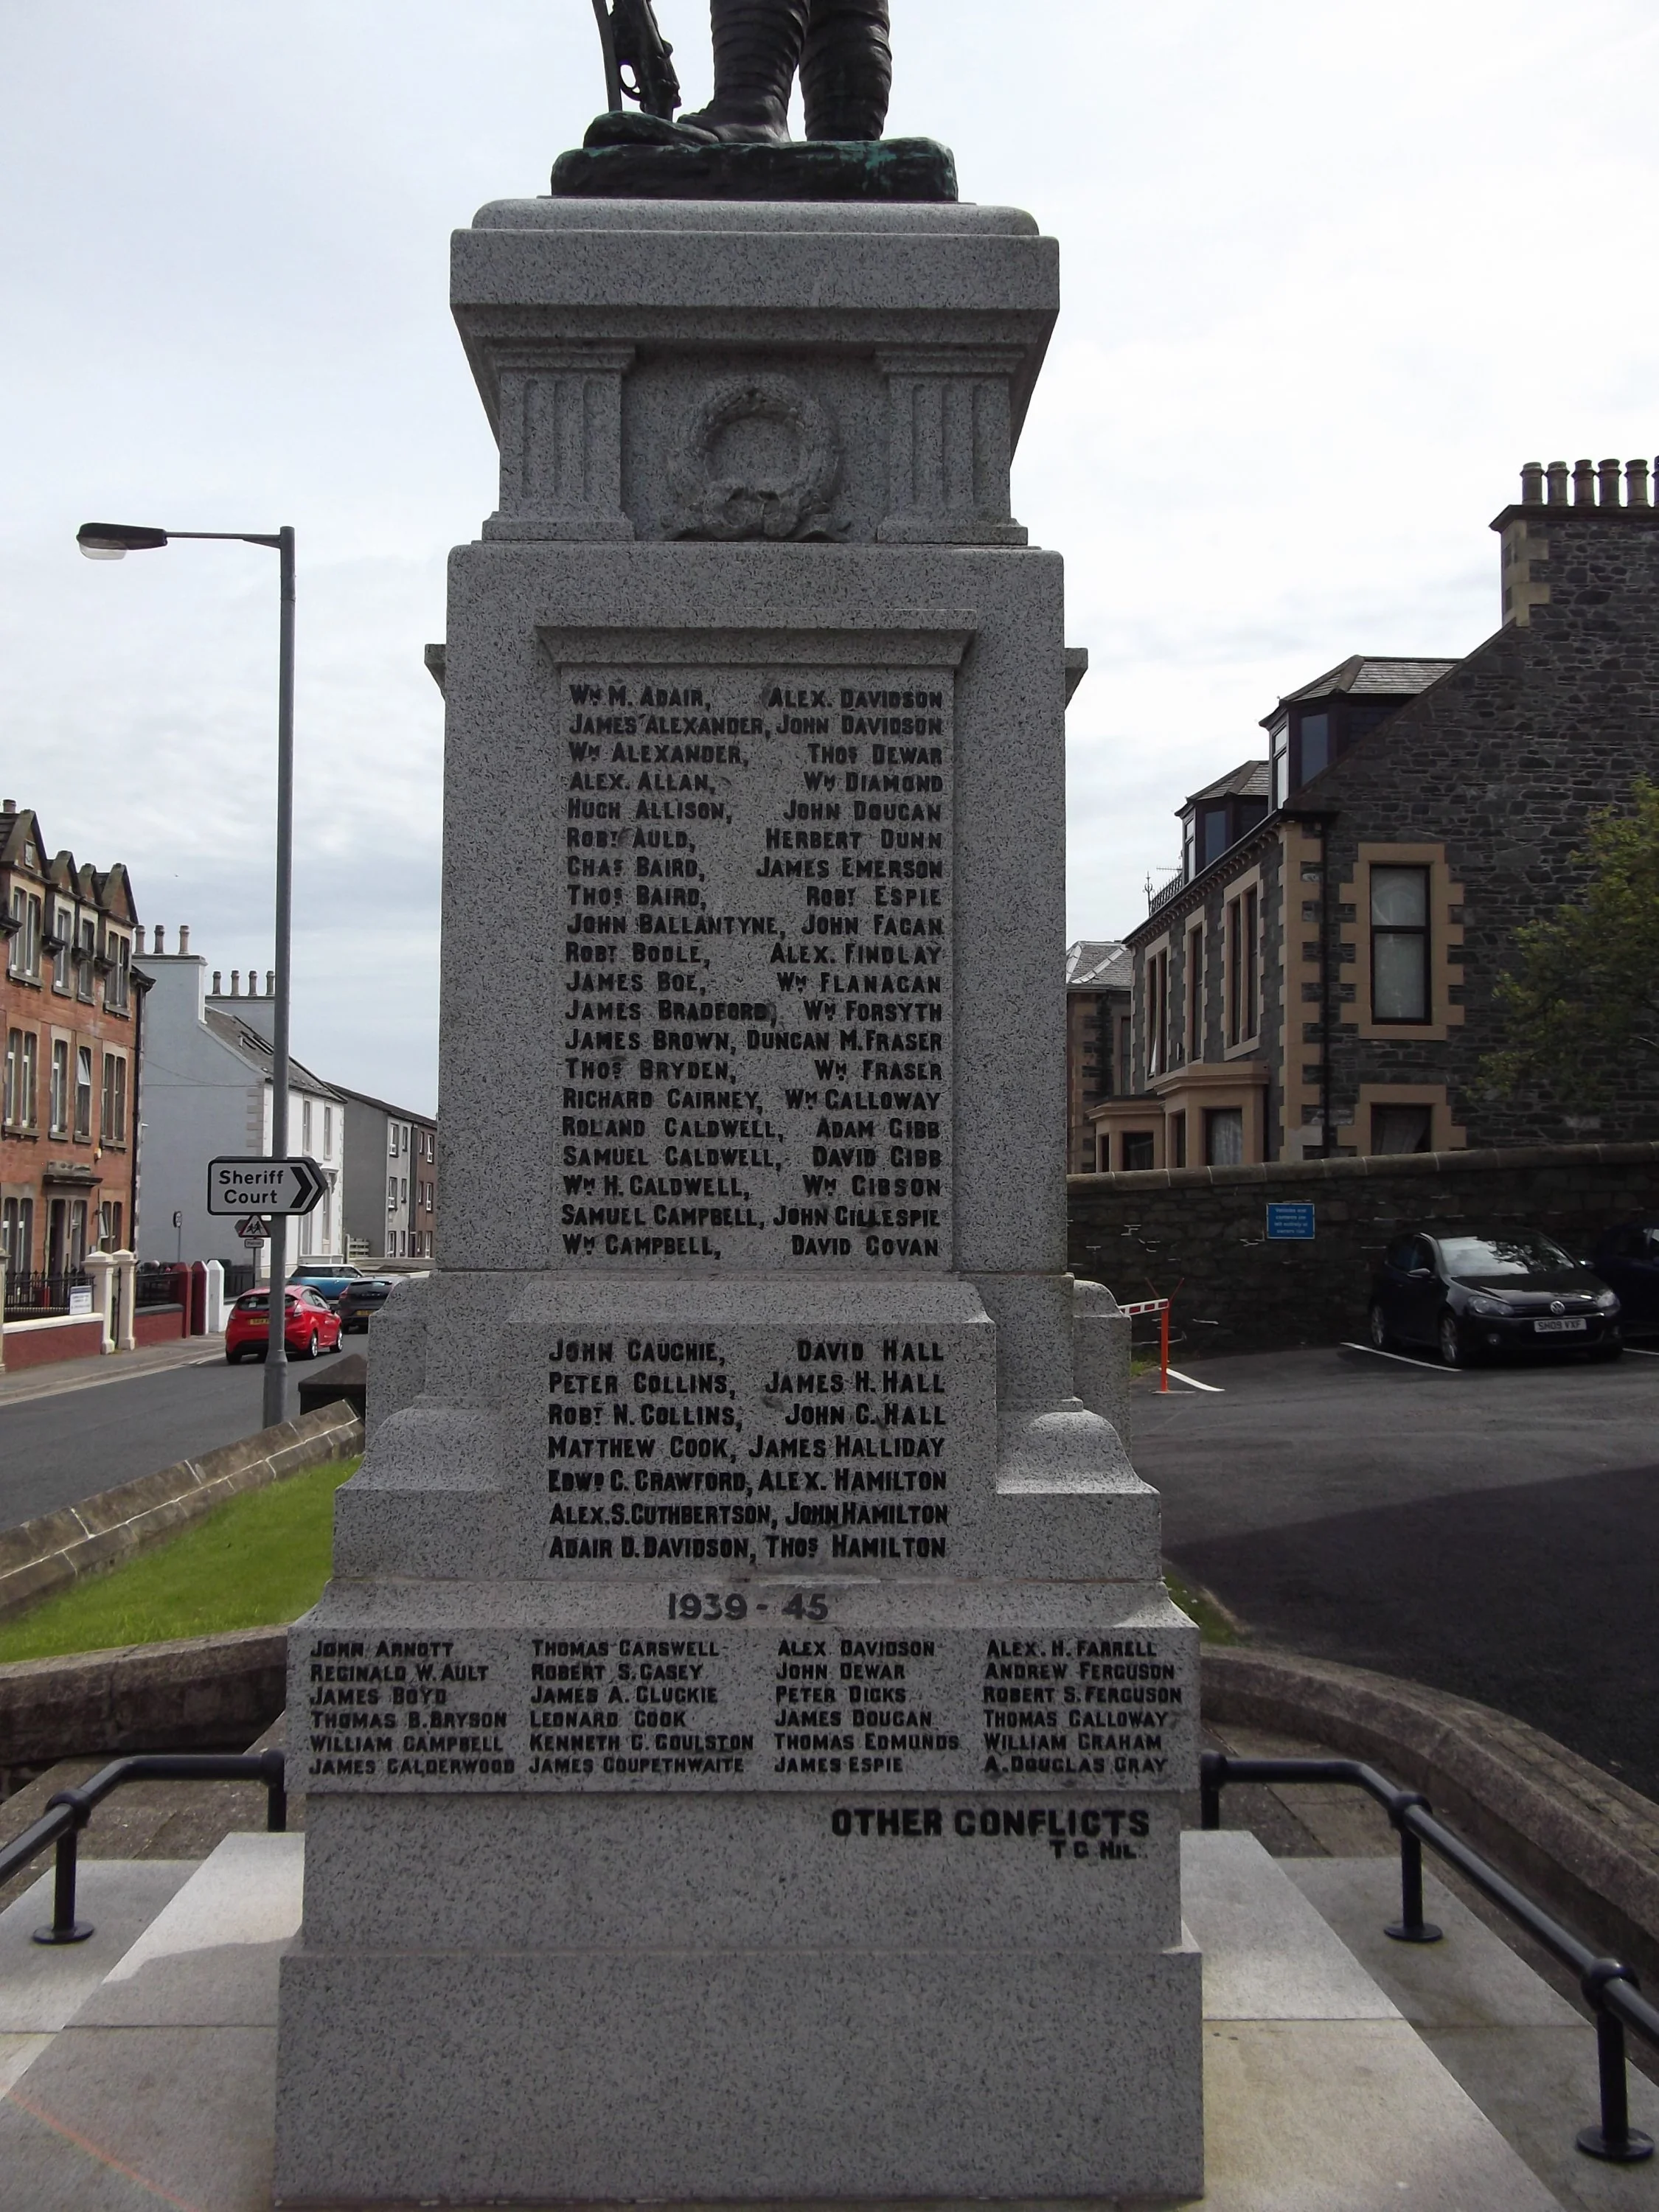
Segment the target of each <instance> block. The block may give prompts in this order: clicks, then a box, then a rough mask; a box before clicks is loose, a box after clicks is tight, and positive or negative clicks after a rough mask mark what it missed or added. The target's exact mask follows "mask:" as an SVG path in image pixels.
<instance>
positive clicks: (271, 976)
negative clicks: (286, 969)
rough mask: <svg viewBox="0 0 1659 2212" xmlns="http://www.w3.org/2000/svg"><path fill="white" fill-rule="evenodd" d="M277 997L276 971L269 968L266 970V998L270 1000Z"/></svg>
mask: <svg viewBox="0 0 1659 2212" xmlns="http://www.w3.org/2000/svg"><path fill="white" fill-rule="evenodd" d="M265 996H266V998H268V999H274V998H275V997H276V969H274V968H267V969H266V970H265Z"/></svg>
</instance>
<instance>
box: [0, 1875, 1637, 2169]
mask: <svg viewBox="0 0 1659 2212" xmlns="http://www.w3.org/2000/svg"><path fill="white" fill-rule="evenodd" d="M302 1867H303V1841H302V1838H300V1837H298V1836H264V1835H233V1836H230V1837H228V1838H226V1839H225V1841H224V1842H223V1843H222V1844H220V1846H219V1847H218V1849H217V1850H215V1851H214V1852H213V1854H212V1855H211V1856H210V1857H209V1858H208V1859H206V1860H204V1862H202V1863H201V1864H200V1865H199V1866H197V1867H196V1868H195V1869H190V1868H188V1867H185V1866H183V1865H179V1864H177V1863H156V1862H137V1861H125V1862H124V1861H104V1862H97V1861H94V1862H89V1863H88V1865H87V1866H86V1868H85V1869H84V1870H83V1875H82V1885H83V1886H82V1900H83V1905H84V1908H85V1911H86V1916H87V1917H88V1918H91V1919H94V1921H95V1922H97V1923H98V1928H99V1932H98V1934H97V1936H94V1939H93V1941H92V1942H90V1943H88V1944H87V1945H85V1946H82V1947H77V1948H76V1950H72V1951H53V1950H47V1949H45V1948H41V1947H40V1946H37V1945H34V1944H33V1943H31V1942H30V1941H29V1936H30V1933H31V1931H32V1930H33V1929H34V1928H35V1927H36V1926H38V1925H39V1924H40V1923H41V1922H42V1921H43V1920H44V1919H45V1918H46V1917H48V1914H49V1909H50V1876H49V1875H43V1876H42V1877H41V1879H40V1881H39V1882H37V1883H36V1884H35V1885H34V1887H33V1889H31V1890H30V1891H29V1892H28V1893H26V1894H25V1895H24V1896H23V1897H22V1898H21V1899H18V1900H17V1901H16V1902H15V1904H14V1905H11V1906H10V1907H9V1909H8V1911H6V1912H5V1913H3V1914H0V2066H3V2067H4V2068H5V2069H6V2070H7V2072H8V2073H9V2076H10V2080H9V2094H8V2095H7V2096H6V2097H5V2098H4V2099H3V2100H0V2173H3V2175H4V2176H5V2182H4V2187H3V2191H0V2195H3V2201H4V2203H5V2204H6V2206H7V2207H8V2212H10V2209H11V2208H13V2207H15V2208H16V2212H71V2208H73V2212H82V2208H87V2207H94V2208H97V2212H128V2208H131V2212H139V2208H141V2207H143V2208H153V2207H154V2206H155V2204H156V2203H158V2202H160V2203H172V2204H174V2205H183V2206H188V2207H190V2208H191V2212H267V2209H268V2207H269V2205H270V2171H271V2164H270V2161H271V2141H272V2108H273V2097H274V2082H275V2063H276V1960H277V1959H278V1957H279V1956H280V1955H281V1954H282V1953H283V1951H284V1950H285V1949H286V1948H288V1947H289V1943H290V1942H291V1941H292V1939H293V1937H294V1936H295V1933H296V1932H297V1929H298V1927H299V1922H300V1907H301V1879H302ZM1182 1873H1183V1887H1184V1910H1185V1917H1186V1919H1187V1922H1188V1926H1189V1928H1190V1929H1191V1931H1192V1934H1193V1936H1194V1939H1195V1941H1196V1942H1198V1943H1199V1944H1200V1947H1201V1948H1202V1950H1203V1953H1204V1976H1205V2090H1206V2130H1205V2134H1206V2164H1207V2169H1208V2188H1207V2191H1206V2196H1205V2197H1204V2198H1203V2200H1202V2202H1203V2204H1204V2206H1205V2207H1206V2212H1300V2208H1303V2207H1307V2208H1310V2212H1315V2208H1316V2212H1336V2208H1340V2212H1372V2208H1381V2207H1383V2206H1384V2205H1387V2206H1390V2207H1395V2206H1398V2205H1401V2204H1407V2205H1411V2206H1414V2207H1417V2208H1419V2212H1423V2209H1424V2208H1427V2212H1452V2208H1457V2212H1551V2208H1553V2207H1564V2208H1569V2212H1577V2208H1580V2207H1583V2208H1586V2212H1588V2209H1589V2208H1599V2207H1601V2206H1603V2205H1611V2204H1613V2203H1626V2202H1627V2201H1632V2197H1631V2184H1632V2179H1635V2177H1633V2176H1632V2174H1630V2173H1628V2172H1623V2171H1621V2170H1620V2169H1615V2168H1609V2167H1602V2166H1595V2165H1593V2164H1592V2163H1591V2161H1590V2160H1587V2159H1583V2158H1582V2157H1580V2156H1579V2155H1578V2154H1577V2152H1576V2151H1574V2149H1573V2148H1572V2135H1573V2131H1574V2129H1575V2128H1576V2126H1577V2124H1579V2123H1580V2122H1581V2121H1582V2118H1583V2112H1586V2111H1589V2110H1590V2109H1592V2108H1593V2104H1594V2083H1595V2044H1594V2036H1593V2033H1592V2031H1591V2030H1590V2028H1589V2027H1588V2026H1587V2025H1586V2024H1585V2022H1584V2021H1582V2020H1580V2019H1579V2018H1578V2017H1577V2015H1575V2014H1574V2013H1573V2012H1572V2010H1571V2007H1569V2006H1568V2005H1566V2004H1565V2002H1564V2001H1563V2000H1562V1999H1560V1998H1559V1997H1558V1996H1556V1995H1555V1994H1554V1992H1553V1991H1552V1990H1550V1989H1548V1988H1547V1985H1546V1984H1544V1983H1543V1982H1542V1981H1541V1979H1540V1978H1538V1977H1537V1976H1536V1975H1535V1974H1534V1973H1533V1972H1532V1971H1531V1969H1530V1968H1529V1967H1528V1966H1526V1965H1525V1964H1524V1963H1523V1962H1522V1960H1520V1959H1519V1958H1517V1957H1516V1954H1514V1953H1513V1952H1512V1951H1510V1949H1509V1948H1507V1946H1506V1945H1504V1943H1503V1942H1500V1941H1499V1939H1498V1937H1497V1936H1494V1935H1493V1934H1492V1932H1491V1930H1489V1929H1486V1927H1484V1926H1483V1925H1482V1924H1481V1923H1480V1922H1479V1921H1478V1920H1477V1919H1475V1917H1474V1915H1473V1914H1471V1913H1469V1912H1468V1911H1466V1910H1465V1909H1464V1908H1463V1907H1462V1906H1461V1905H1459V1903H1458V1902H1457V1900H1456V1899H1455V1898H1453V1897H1452V1896H1451V1895H1450V1894H1449V1893H1448V1892H1447V1891H1445V1890H1444V1889H1443V1887H1442V1886H1441V1885H1439V1884H1438V1883H1436V1882H1435V1881H1433V1880H1432V1877H1431V1878H1430V1881H1429V1884H1428V1887H1429V1892H1430V1897H1431V1906H1432V1911H1433V1915H1434V1917H1435V1918H1436V1919H1437V1921H1439V1922H1440V1923H1441V1924H1442V1925H1443V1927H1445V1929H1447V1940H1446V1942H1444V1943H1443V1944H1442V1945H1440V1946H1437V1948H1435V1949H1434V1950H1432V1951H1427V1950H1425V1951H1420V1952H1411V1953H1405V1952H1402V1951H1401V1949H1400V1948H1399V1947H1397V1946H1394V1945H1390V1944H1389V1943H1388V1942H1387V1941H1386V1939H1385V1938H1384V1937H1383V1936H1381V1934H1380V1933H1379V1932H1378V1929H1379V1927H1380V1923H1381V1922H1382V1920H1383V1918H1385V1917H1387V1914H1388V1911H1389V1909H1390V1899H1391V1893H1390V1890H1389V1884H1390V1881H1391V1880H1392V1878H1393V1870H1392V1869H1391V1867H1390V1865H1389V1863H1388V1862H1386V1861H1382V1860H1330V1859H1319V1860H1301V1861H1275V1860H1273V1859H1270V1858H1269V1857H1267V1854H1266V1852H1265V1851H1263V1850H1262V1849H1261V1846H1260V1844H1258V1843H1257V1842H1256V1841H1255V1838H1253V1837H1251V1836H1249V1834H1246V1833H1244V1832H1224V1833H1221V1834H1216V1835H1206V1834H1200V1833H1189V1834H1188V1835H1187V1836H1186V1837H1185V1838H1183V1843H1182ZM1631 2087H1632V2117H1633V2118H1634V2119H1635V2120H1636V2121H1637V2122H1638V2124H1641V2125H1643V2126H1645V2127H1647V2128H1648V2129H1650V2130H1656V2129H1659V2091H1656V2090H1655V2088H1654V2087H1653V2086H1652V2085H1651V2084H1650V2083H1649V2082H1648V2081H1646V2080H1644V2078H1643V2077H1641V2076H1640V2075H1632V2084H1631ZM1506 2138H1507V2140H1506ZM1541 2177H1543V2178H1541ZM1642 2185H1643V2184H1642V2183H1641V2182H1640V2181H1638V2187H1641V2186H1642Z"/></svg>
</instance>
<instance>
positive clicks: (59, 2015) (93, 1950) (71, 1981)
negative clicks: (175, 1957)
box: [0, 1859, 196, 2035]
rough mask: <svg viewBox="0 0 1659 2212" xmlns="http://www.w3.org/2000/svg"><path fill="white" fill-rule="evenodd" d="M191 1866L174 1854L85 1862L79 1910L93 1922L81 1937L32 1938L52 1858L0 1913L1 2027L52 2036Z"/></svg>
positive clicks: (44, 1911)
mask: <svg viewBox="0 0 1659 2212" xmlns="http://www.w3.org/2000/svg"><path fill="white" fill-rule="evenodd" d="M195 1871H196V1868H195V1863H194V1862H193V1861H190V1860H179V1859H91V1860H84V1861H82V1864H81V1867H80V1869H79V1875H78V1879H77V1881H76V1912H77V1914H78V1915H79V1917H80V1918H81V1919H82V1920H89V1921H91V1923H92V1924H93V1933H92V1935H91V1936H88V1939H87V1941H86V1942H84V1943H66V1944H64V1945H62V1946H59V1945H57V1944H47V1943H36V1942H32V1941H31V1940H30V1939H31V1938H32V1936H33V1933H34V1930H35V1929H37V1928H41V1927H44V1926H46V1923H48V1922H49V1921H50V1920H51V1918H52V1872H51V1862H50V1860H48V1862H47V1871H46V1873H45V1874H43V1875H40V1877H39V1878H38V1879H37V1880H36V1881H34V1882H33V1883H32V1884H31V1885H30V1887H28V1888H27V1889H26V1890H25V1891H24V1893H23V1894H22V1895H21V1897H20V1898H17V1899H15V1900H14V1902H13V1903H11V1904H10V1905H8V1906H7V1907H6V1909H5V1911H3V1912H0V2034H6V2035H40V2034H44V2035H51V2034H54V2033H56V2032H57V2031H58V2029H59V2028H61V2027H65V2026H67V2024H68V2023H69V2021H71V2020H73V2019H74V2017H75V2015H76V2013H77V2012H79V2010H80V2009H81V2007H82V2005H83V2004H84V2003H85V2002H86V2001H87V1999H88V1997H89V1996H91V1995H92V1994H93V1992H94V1990H96V1989H97V1987H98V1985H99V1984H100V1982H101V1981H102V1980H103V1978H104V1977H105V1975H106V1974H107V1973H108V1972H109V1971H110V1969H111V1967H112V1966H115V1965H117V1964H118V1961H119V1960H120V1959H121V1958H122V1956H123V1954H125V1952H126V1951H127V1950H129V1949H130V1948H131V1945H132V1944H133V1942H135V1940H136V1939H137V1937H138V1936H140V1935H141V1934H142V1933H143V1930H144V1929H146V1928H147V1927H149V1924H150V1923H152V1922H153V1921H154V1920H155V1917H156V1915H157V1914H158V1913H159V1912H161V1911H162V1910H163V1909H164V1908H165V1907H166V1906H167V1905H169V1904H170V1903H171V1902H172V1900H173V1898H174V1897H175V1896H177V1894H178V1893H179V1891H180V1890H181V1889H182V1888H183V1887H185V1884H186V1882H188V1881H189V1880H190V1877H191V1875H192V1874H194V1873H195Z"/></svg>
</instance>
